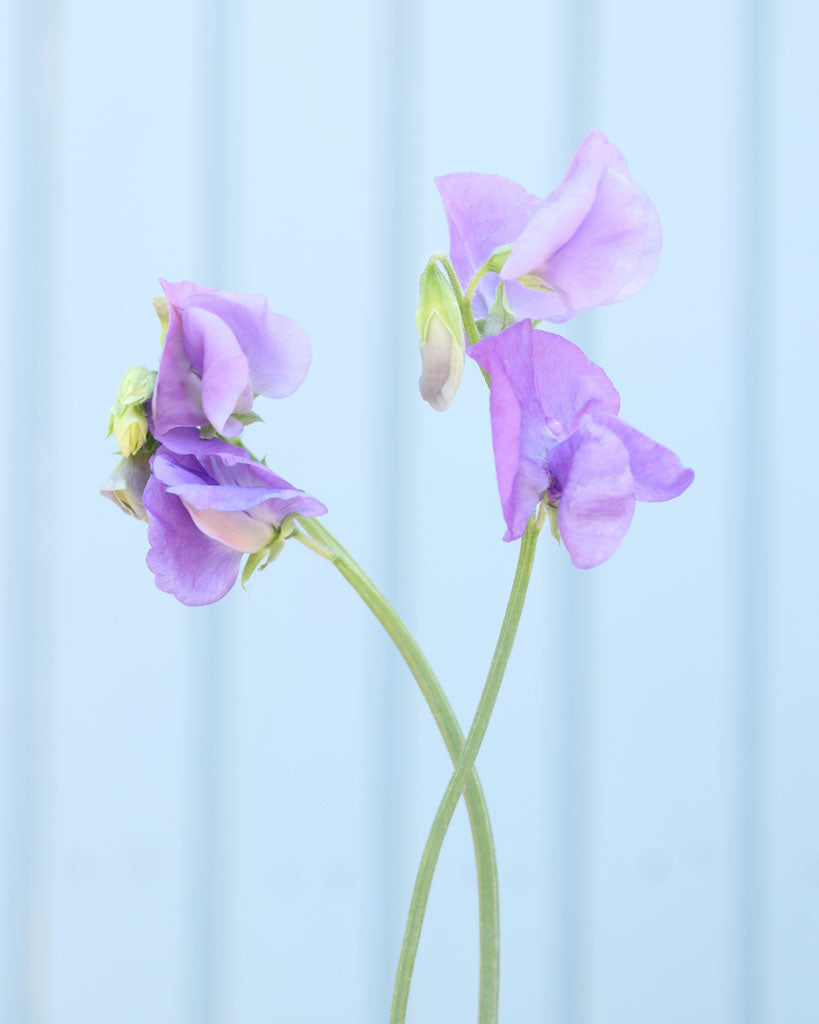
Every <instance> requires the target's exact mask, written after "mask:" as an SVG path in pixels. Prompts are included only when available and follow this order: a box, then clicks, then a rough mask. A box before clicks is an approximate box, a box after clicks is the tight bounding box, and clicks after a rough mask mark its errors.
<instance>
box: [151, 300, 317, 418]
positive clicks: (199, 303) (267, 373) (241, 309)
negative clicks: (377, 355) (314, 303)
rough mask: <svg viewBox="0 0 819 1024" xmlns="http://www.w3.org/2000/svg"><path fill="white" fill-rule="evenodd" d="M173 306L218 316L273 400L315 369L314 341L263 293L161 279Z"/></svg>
mask: <svg viewBox="0 0 819 1024" xmlns="http://www.w3.org/2000/svg"><path fill="white" fill-rule="evenodd" d="M160 283H161V284H162V287H163V289H164V291H165V294H166V295H167V297H168V301H169V303H170V304H172V305H173V304H179V305H180V308H187V307H191V306H195V307H198V308H199V309H205V310H208V311H209V312H211V313H213V314H214V315H215V316H217V317H219V319H220V320H222V321H223V322H224V323H225V324H227V326H228V327H229V328H230V329H231V330H232V331H233V333H234V335H235V336H236V337H237V339H239V344H240V345H241V348H242V351H243V352H244V354H245V356H246V358H247V361H248V365H249V366H250V377H251V381H252V383H253V390H254V392H255V393H256V394H260V395H265V396H267V397H268V398H286V397H287V396H288V395H291V394H292V393H293V392H294V391H295V390H296V388H298V387H299V385H300V384H301V383H302V382H303V381H304V378H305V377H306V376H307V371H308V370H309V368H310V355H311V353H310V339H309V338H308V336H307V332H306V331H305V330H304V328H303V327H302V326H301V325H300V324H298V323H297V322H296V321H295V320H293V319H292V318H291V317H289V316H283V315H281V314H279V313H274V312H273V311H272V310H271V309H270V308H269V307H268V304H267V299H266V298H265V297H264V296H263V295H255V294H253V293H249V292H247V293H246V292H225V291H218V290H216V289H215V288H202V287H199V286H198V285H195V284H192V283H191V282H190V281H182V282H180V283H179V284H171V283H170V282H168V281H162V280H161V282H160Z"/></svg>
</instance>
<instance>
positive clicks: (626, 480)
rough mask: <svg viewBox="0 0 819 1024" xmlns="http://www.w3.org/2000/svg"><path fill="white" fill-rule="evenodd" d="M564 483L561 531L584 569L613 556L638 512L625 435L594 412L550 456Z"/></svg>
mask: <svg viewBox="0 0 819 1024" xmlns="http://www.w3.org/2000/svg"><path fill="white" fill-rule="evenodd" d="M549 469H550V470H551V473H552V475H553V476H554V478H555V480H556V481H557V482H558V485H559V487H560V500H559V504H558V510H557V522H558V525H559V527H560V536H561V538H562V540H563V543H564V544H565V545H566V550H567V551H568V552H569V555H570V556H571V559H572V564H573V565H576V566H577V568H578V569H591V568H593V567H594V566H595V565H600V563H601V562H605V561H606V559H607V558H610V557H611V556H612V555H613V554H614V552H615V551H616V550H617V548H618V547H619V545H620V541H621V540H622V539H623V537H624V536H625V534H626V531H627V530H628V528H629V525H630V524H631V520H632V517H633V515H634V500H635V498H634V479H633V477H632V475H631V469H630V466H629V454H628V451H627V450H626V446H625V445H624V444H623V442H622V441H621V440H620V438H619V437H618V436H617V435H616V434H615V433H614V432H613V431H611V430H609V429H608V427H607V426H605V425H604V424H602V423H600V422H598V420H597V419H596V418H595V417H594V416H585V417H584V418H583V420H582V422H581V424H580V426H579V427H578V429H577V430H576V431H575V432H574V433H573V434H571V436H570V437H567V438H566V440H565V441H563V442H562V443H561V444H559V445H558V446H557V447H556V448H555V449H554V450H553V451H552V452H551V453H550V455H549Z"/></svg>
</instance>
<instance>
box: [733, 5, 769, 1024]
mask: <svg viewBox="0 0 819 1024" xmlns="http://www.w3.org/2000/svg"><path fill="white" fill-rule="evenodd" d="M745 12H746V20H747V25H746V47H747V49H746V56H745V69H744V70H745V82H744V83H743V85H744V95H745V132H744V136H745V137H744V145H745V153H744V160H743V166H744V168H745V187H744V189H742V190H741V191H740V201H741V203H742V217H741V221H740V223H741V224H742V225H744V229H745V237H744V243H745V244H744V252H745V257H746V258H745V265H744V267H743V271H744V273H743V280H742V292H741V294H740V295H738V296H737V299H738V302H737V305H738V308H739V309H741V310H743V311H744V314H743V315H740V317H739V326H740V329H741V330H742V338H743V344H742V345H740V346H739V350H740V351H741V352H743V354H744V359H743V362H742V369H741V371H740V375H739V386H740V387H741V388H742V394H741V409H742V415H743V421H744V422H743V429H742V431H741V432H740V438H741V443H742V447H741V450H740V451H739V452H738V453H737V460H738V464H739V465H740V466H742V467H743V472H742V477H741V478H742V479H743V481H744V483H745V493H744V495H743V497H744V501H743V505H742V509H743V512H742V522H741V523H740V524H739V529H738V531H737V539H738V542H739V545H740V551H739V559H738V564H739V567H740V576H739V579H738V580H737V590H738V593H737V599H738V601H739V604H740V610H741V616H740V628H741V630H742V634H741V636H740V637H739V646H740V656H739V661H738V664H739V681H738V682H739V692H738V699H739V701H740V711H741V719H740V729H741V735H740V742H739V744H738V751H739V756H740V763H739V765H738V766H737V767H738V772H739V780H740V782H739V792H740V805H739V813H740V816H741V820H740V837H741V843H740V858H741V862H740V864H739V865H738V867H739V871H738V878H739V880H740V885H739V893H738V901H739V906H738V921H737V936H738V942H739V970H740V978H739V979H738V995H739V1000H738V1006H737V1015H736V1020H737V1022H738V1024H762V1022H763V1021H765V1020H767V1013H766V1007H767V996H768V991H767V989H768V985H767V981H768V978H767V965H766V962H765V958H764V955H763V951H764V942H763V934H762V930H763V927H764V926H763V922H764V921H765V917H766V915H765V897H766V891H767V886H766V881H767V878H766V876H767V872H766V859H767V858H766V844H765V835H766V828H765V817H766V808H767V803H768V801H767V797H768V790H769V786H768V773H767V770H766V769H767V744H766V735H765V719H766V708H767V692H766V691H767V682H768V679H769V678H770V673H769V668H770V630H769V608H768V599H767V595H768V593H769V590H770V581H771V570H770V565H769V560H768V545H767V543H766V540H765V528H766V527H765V524H764V522H763V521H762V520H761V517H760V514H759V509H760V503H761V502H762V501H763V500H764V496H763V493H762V492H763V491H764V486H765V473H766V467H767V466H768V465H769V464H770V460H771V458H772V456H773V452H772V450H771V443H770V438H771V435H772V426H771V423H770V422H769V419H768V417H767V416H766V415H765V412H764V410H765V409H766V408H768V407H769V395H770V380H771V371H772V356H771V351H770V340H769V339H770V338H771V330H772V316H771V299H770V289H769V288H767V287H766V283H767V274H766V273H765V271H764V270H763V268H766V267H768V266H769V262H770V255H771V243H772V235H773V231H772V224H771V217H772V209H771V207H772V188H771V180H772V175H771V154H772V153H773V144H774V140H773V115H772V111H773V104H774V92H773V89H774V83H773V74H772V68H771V62H772V53H773V46H774V19H773V17H772V15H771V9H770V4H769V3H768V0H751V2H750V3H749V4H748V5H747V7H746V8H745Z"/></svg>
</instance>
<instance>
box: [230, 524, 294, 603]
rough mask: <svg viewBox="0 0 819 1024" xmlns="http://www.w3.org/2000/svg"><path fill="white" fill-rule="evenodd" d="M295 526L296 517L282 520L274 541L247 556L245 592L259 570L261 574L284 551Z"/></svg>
mask: <svg viewBox="0 0 819 1024" xmlns="http://www.w3.org/2000/svg"><path fill="white" fill-rule="evenodd" d="M295 525H296V517H295V515H292V516H286V517H285V518H284V519H283V520H282V524H281V526H280V527H279V529H278V530H276V532H275V534H274V536H273V540H271V542H270V543H269V544H268V545H266V546H265V547H263V548H262V549H261V551H254V552H253V554H251V555H248V556H247V561H246V562H245V565H244V568H243V569H242V587H243V589H244V590H247V582H248V580H249V579H250V577H251V576H252V575H253V573H254V572H255V571H256V570H257V569H258V570H259V572H261V571H262V569H266V568H267V567H268V565H270V563H271V562H275V561H276V559H277V558H278V557H279V555H280V554H281V553H282V551H284V545H285V543H286V542H287V538H288V537H289V536H290V534H291V533H292V532H293V529H294V527H295Z"/></svg>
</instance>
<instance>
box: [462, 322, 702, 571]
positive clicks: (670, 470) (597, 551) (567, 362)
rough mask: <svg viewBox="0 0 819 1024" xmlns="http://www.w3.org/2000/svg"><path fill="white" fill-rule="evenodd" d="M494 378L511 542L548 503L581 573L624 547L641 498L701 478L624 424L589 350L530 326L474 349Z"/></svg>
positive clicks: (493, 411)
mask: <svg viewBox="0 0 819 1024" xmlns="http://www.w3.org/2000/svg"><path fill="white" fill-rule="evenodd" d="M468 351H469V355H470V356H471V357H472V358H473V359H474V360H475V361H476V362H477V363H478V364H479V365H480V366H481V367H482V369H483V370H484V371H485V372H486V373H487V374H488V375H489V382H490V385H489V386H490V391H489V409H490V417H491V421H492V443H493V447H494V452H495V469H496V472H497V477H498V489H499V491H500V498H501V505H502V507H503V515H504V518H505V520H506V526H507V530H506V535H505V536H504V540H507V541H510V540H516V539H517V538H518V537H521V536H522V535H523V532H524V530H525V529H526V524H527V522H528V520H529V517H530V516H531V514H532V512H533V511H534V509H535V507H536V506H537V505H538V503H539V502H540V501H541V499H545V500H547V501H548V502H549V503H550V504H551V505H557V522H558V525H559V528H560V535H561V537H562V539H563V542H564V543H565V545H566V549H567V550H568V552H569V555H570V556H571V559H572V562H573V563H574V565H576V566H577V567H578V568H580V569H590V568H592V567H593V566H595V565H600V563H601V562H605V561H606V559H607V558H610V557H611V555H613V554H614V552H615V551H616V550H617V548H618V546H619V544H620V541H621V540H622V539H623V537H624V536H625V533H626V531H627V530H628V527H629V524H630V523H631V519H632V516H633V515H634V503H635V501H667V500H668V499H669V498H676V497H677V495H679V494H681V493H682V492H683V491H684V490H685V489H686V488H687V487H688V486H689V484H690V483H691V481H692V480H693V479H694V473H693V471H692V470H690V469H685V468H684V467H683V466H682V465H681V464H680V460H679V459H678V458H677V456H676V455H675V454H674V453H673V452H671V451H669V450H668V449H667V448H663V446H662V445H659V444H657V443H656V442H655V441H652V440H651V439H650V438H648V437H646V436H645V435H644V434H641V433H640V432H639V431H638V430H635V429H634V427H631V426H629V424H627V423H624V422H623V420H621V419H620V418H619V416H618V412H619V409H620V396H619V395H618V393H617V391H616V390H615V388H614V385H613V384H612V383H611V381H610V380H609V378H608V377H607V376H606V374H605V373H604V372H603V371H602V370H601V369H600V367H599V366H596V365H595V364H594V363H592V362H591V361H590V360H588V359H587V358H586V357H585V356H584V355H583V353H582V352H581V351H580V349H579V348H578V347H577V346H576V345H573V344H572V343H571V342H570V341H567V340H566V339H565V338H561V337H560V336H559V335H557V334H549V333H547V332H546V331H541V330H536V329H534V328H533V327H532V323H531V321H529V320H523V321H521V322H520V323H517V324H514V325H513V326H512V327H509V328H508V329H507V330H505V331H503V332H502V333H501V334H498V335H495V336H494V337H491V338H485V339H484V340H483V341H480V342H478V343H477V344H476V345H473V346H472V347H471V348H470V349H469V350H468Z"/></svg>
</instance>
